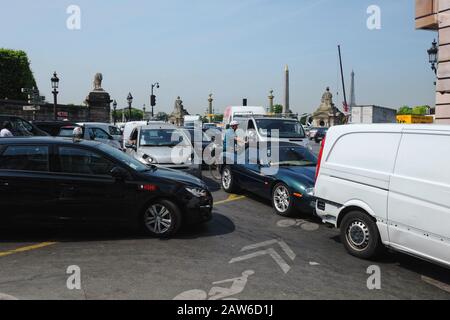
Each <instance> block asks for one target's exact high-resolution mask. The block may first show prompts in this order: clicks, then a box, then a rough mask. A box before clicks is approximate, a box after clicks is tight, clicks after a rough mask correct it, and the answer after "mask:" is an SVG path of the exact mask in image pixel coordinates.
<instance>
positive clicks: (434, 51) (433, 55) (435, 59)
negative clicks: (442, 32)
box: [428, 39, 439, 74]
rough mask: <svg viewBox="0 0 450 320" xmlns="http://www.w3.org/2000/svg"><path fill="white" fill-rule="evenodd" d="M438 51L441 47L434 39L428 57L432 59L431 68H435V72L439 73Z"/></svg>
mask: <svg viewBox="0 0 450 320" xmlns="http://www.w3.org/2000/svg"><path fill="white" fill-rule="evenodd" d="M438 53H439V48H438V46H437V42H436V39H434V41H433V43H432V44H431V48H430V49H428V57H429V59H430V64H431V70H433V71H434V73H435V74H437V68H436V64H437V62H438Z"/></svg>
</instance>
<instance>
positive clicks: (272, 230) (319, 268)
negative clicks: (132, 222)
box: [0, 180, 450, 300]
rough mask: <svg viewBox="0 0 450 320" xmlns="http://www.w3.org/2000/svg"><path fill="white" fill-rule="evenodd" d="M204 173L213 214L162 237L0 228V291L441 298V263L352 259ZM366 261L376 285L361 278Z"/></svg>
mask: <svg viewBox="0 0 450 320" xmlns="http://www.w3.org/2000/svg"><path fill="white" fill-rule="evenodd" d="M208 182H209V185H210V187H211V189H212V190H213V195H214V199H215V202H216V204H215V210H214V219H213V220H212V221H211V222H210V223H208V224H207V225H204V226H200V227H197V228H193V229H192V228H191V229H184V230H182V232H181V234H180V235H178V236H177V237H175V238H173V239H170V240H159V239H153V238H141V237H139V236H137V235H136V234H134V233H133V232H131V231H128V230H120V229H102V230H100V229H93V228H78V229H73V228H71V229H67V228H63V229H52V230H1V231H0V299H2V298H8V297H7V296H5V295H8V296H9V298H11V297H15V298H18V299H138V300H141V299H146V300H147V299H150V300H153V299H165V300H171V299H174V298H175V297H178V298H191V299H194V298H197V299H205V298H207V297H208V298H211V299H224V298H227V299H230V298H231V299H239V300H250V299H251V300H255V299H256V300H267V299H286V300H297V299H449V298H450V289H449V288H450V272H449V270H447V269H444V268H441V267H439V266H436V265H434V264H431V263H428V262H424V261H421V260H418V259H415V258H412V257H409V256H406V255H403V254H398V253H387V254H386V255H385V256H383V257H382V258H381V259H380V260H378V261H363V260H359V259H356V258H354V257H352V256H350V255H348V254H347V253H346V252H345V250H344V248H343V246H342V244H341V243H340V241H339V236H338V235H339V233H338V231H336V230H333V229H329V228H327V227H326V226H324V225H321V224H320V221H318V220H317V219H316V218H313V217H310V216H298V217H295V218H293V219H285V218H282V217H278V216H276V215H275V214H274V213H273V212H272V208H271V206H270V203H267V202H266V201H264V200H261V199H259V198H256V197H254V196H252V195H250V194H243V195H237V196H232V197H231V198H230V197H229V195H227V194H225V193H224V192H223V191H221V190H220V189H219V186H218V185H217V184H216V183H215V182H214V181H212V180H208ZM70 266H77V267H79V269H80V274H81V289H80V290H77V289H75V290H69V289H68V288H67V281H68V278H69V276H70V275H71V274H67V269H68V267H70ZM371 266H378V267H379V270H380V272H381V273H380V274H381V279H380V281H381V282H380V284H381V289H380V290H377V289H375V290H369V288H368V286H367V281H368V279H369V277H370V276H371V275H370V274H368V273H367V270H368V268H369V267H371ZM230 279H234V281H230V282H223V281H224V280H230ZM217 282H219V283H217ZM71 283H73V282H71Z"/></svg>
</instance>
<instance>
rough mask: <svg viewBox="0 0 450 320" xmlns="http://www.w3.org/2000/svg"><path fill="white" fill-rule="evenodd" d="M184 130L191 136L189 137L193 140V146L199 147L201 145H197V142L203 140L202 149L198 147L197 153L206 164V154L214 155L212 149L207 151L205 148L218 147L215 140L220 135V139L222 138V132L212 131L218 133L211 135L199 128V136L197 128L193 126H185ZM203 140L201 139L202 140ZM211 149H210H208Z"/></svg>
mask: <svg viewBox="0 0 450 320" xmlns="http://www.w3.org/2000/svg"><path fill="white" fill-rule="evenodd" d="M183 130H184V131H185V132H186V133H187V135H188V136H189V139H190V141H191V145H192V147H194V149H195V148H198V147H199V146H200V145H198V146H197V145H196V142H201V150H200V148H198V150H195V151H196V153H197V154H198V155H199V156H200V157H201V158H202V164H206V163H205V159H204V157H203V156H204V155H211V157H213V156H214V154H213V151H212V149H211V151H210V152H209V153H208V152H206V153H205V150H206V149H207V148H215V147H217V146H216V145H214V141H215V140H216V138H217V137H218V138H219V140H220V138H221V132H219V131H212V132H215V133H216V134H215V135H213V136H211V135H208V134H207V133H206V132H205V131H203V130H201V129H197V134H198V136H196V129H195V128H192V127H187V128H186V127H184V128H183ZM208 133H210V131H208ZM200 140H201V141H200ZM208 150H209V149H208Z"/></svg>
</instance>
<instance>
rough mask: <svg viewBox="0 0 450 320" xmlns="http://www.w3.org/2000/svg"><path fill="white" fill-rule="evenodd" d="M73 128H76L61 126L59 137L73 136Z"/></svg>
mask: <svg viewBox="0 0 450 320" xmlns="http://www.w3.org/2000/svg"><path fill="white" fill-rule="evenodd" d="M73 129H75V128H74V127H66V128H61V130H59V134H58V136H59V137H73Z"/></svg>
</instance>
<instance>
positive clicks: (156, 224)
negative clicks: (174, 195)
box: [141, 200, 181, 238]
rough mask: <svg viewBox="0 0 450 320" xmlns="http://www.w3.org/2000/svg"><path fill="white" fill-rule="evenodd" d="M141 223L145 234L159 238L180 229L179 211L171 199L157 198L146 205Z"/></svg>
mask: <svg viewBox="0 0 450 320" xmlns="http://www.w3.org/2000/svg"><path fill="white" fill-rule="evenodd" d="M141 223H142V226H143V230H144V232H145V233H146V234H148V235H151V236H155V237H161V238H165V237H169V236H172V235H174V234H175V233H177V231H178V230H179V229H180V226H181V212H180V210H179V208H178V206H177V205H176V204H175V203H173V202H172V201H169V200H158V201H156V202H153V203H151V204H150V205H148V207H147V209H146V210H145V212H144V215H143V217H142V222H141Z"/></svg>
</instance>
